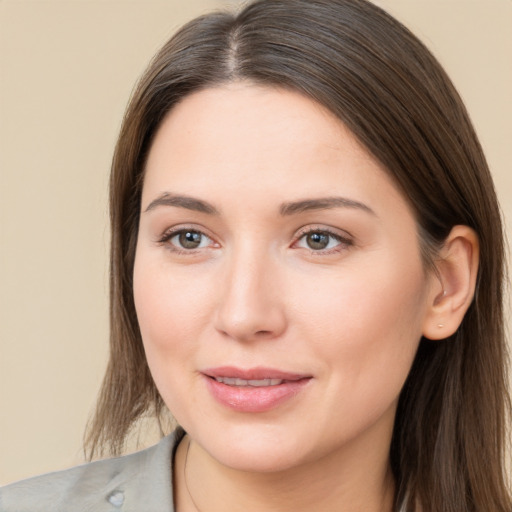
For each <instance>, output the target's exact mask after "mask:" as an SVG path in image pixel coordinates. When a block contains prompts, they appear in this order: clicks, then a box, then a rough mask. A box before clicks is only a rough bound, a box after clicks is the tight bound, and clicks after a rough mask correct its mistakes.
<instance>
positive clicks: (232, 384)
mask: <svg viewBox="0 0 512 512" xmlns="http://www.w3.org/2000/svg"><path fill="white" fill-rule="evenodd" d="M202 374H203V376H204V377H205V379H206V384H207V388H208V390H209V391H210V393H211V395H212V396H213V398H214V399H215V400H216V401H217V402H218V403H220V404H222V405H223V406H225V407H228V408H230V409H234V410H235V411H238V412H251V413H255V412H266V411H269V410H271V409H275V408H276V407H278V406H280V405H282V404H283V403H285V402H288V401H289V400H291V399H292V398H294V397H296V396H297V395H298V394H299V393H300V392H301V391H302V390H303V389H304V388H306V386H307V384H308V383H309V382H310V381H311V380H312V376H311V375H305V374H296V373H290V372H285V371H281V370H276V369H272V368H261V367H260V368H252V369H249V370H245V369H240V368H236V367H221V368H220V367H219V368H212V369H208V370H205V371H203V372H202Z"/></svg>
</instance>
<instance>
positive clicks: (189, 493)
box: [183, 436, 201, 512]
mask: <svg viewBox="0 0 512 512" xmlns="http://www.w3.org/2000/svg"><path fill="white" fill-rule="evenodd" d="M187 440H188V443H187V451H186V452H185V464H184V465H183V481H184V482H185V489H187V494H188V497H189V498H190V501H191V502H192V505H194V508H195V509H196V511H197V512H201V511H200V510H199V507H198V506H197V504H196V502H195V501H194V498H192V493H191V492H190V489H189V487H188V481H187V463H188V452H189V450H190V437H188V436H187Z"/></svg>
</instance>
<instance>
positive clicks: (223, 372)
mask: <svg viewBox="0 0 512 512" xmlns="http://www.w3.org/2000/svg"><path fill="white" fill-rule="evenodd" d="M201 373H203V374H204V375H207V376H208V377H213V378H216V377H231V378H235V379H243V380H264V379H280V380H289V381H294V380H301V379H307V378H310V377H311V375H307V374H304V373H291V372H286V371H283V370H278V369H275V368H264V367H261V366H258V367H255V368H247V369H244V368H237V367H235V366H218V367H215V368H208V369H206V370H202V372H201Z"/></svg>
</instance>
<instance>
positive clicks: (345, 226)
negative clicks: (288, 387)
mask: <svg viewBox="0 0 512 512" xmlns="http://www.w3.org/2000/svg"><path fill="white" fill-rule="evenodd" d="M177 195H178V196H186V197H190V198H194V199H197V200H200V201H202V202H207V203H208V205H210V206H211V208H210V209H212V210H213V209H215V211H216V213H212V212H211V211H210V212H208V211H197V210H196V209H191V205H193V207H194V208H196V207H197V204H195V203H190V202H184V201H174V202H173V201H168V200H167V199H168V198H169V197H175V196H177ZM335 196H336V197H342V198H345V199H348V200H350V201H352V203H348V204H347V203H345V204H341V205H337V206H332V205H331V207H329V208H314V209H307V210H305V211H296V210H293V209H292V210H293V211H288V212H287V214H285V215H283V214H281V213H280V211H282V210H283V205H287V204H289V203H292V202H297V201H303V200H305V199H316V198H332V197H335ZM162 198H164V200H162ZM155 201H156V202H155ZM171 203H173V204H171ZM355 203H357V204H358V205H359V206H354V204H355ZM203 209H204V208H203ZM206 210H208V208H206ZM288 210H290V208H288ZM180 229H182V230H183V229H188V230H194V231H195V232H196V233H203V234H204V235H201V234H199V235H196V238H197V237H199V240H200V245H199V247H198V248H195V249H187V248H184V247H182V246H180V237H179V230H180ZM307 230H313V231H314V232H315V233H316V235H317V236H318V235H320V236H324V237H327V238H322V240H323V241H325V240H327V241H328V247H327V248H326V249H320V250H319V249H318V248H317V246H315V247H314V248H313V249H312V248H311V247H310V246H309V245H308V244H310V243H311V240H312V238H311V236H310V237H309V238H308V236H307V234H305V233H306V231H307ZM176 233H178V234H176ZM329 233H331V234H329ZM463 235H464V234H463ZM453 239H454V240H455V241H454V242H453V244H454V246H456V248H457V250H458V252H459V253H460V254H462V257H463V258H464V257H465V258H466V259H467V257H468V256H467V255H468V254H470V255H471V254H472V252H471V251H472V247H473V246H471V244H470V243H469V244H468V243H467V237H466V238H464V236H460V233H459V235H457V233H455V235H454V237H453ZM457 240H462V242H457ZM473 252H474V251H473ZM446 261H449V258H447V260H446ZM450 265H451V264H449V263H447V264H446V265H445V267H444V268H447V269H450V268H452V267H454V268H458V267H457V265H456V264H455V265H451V266H450ZM472 265H473V266H472V267H471V268H472V269H473V270H474V268H475V265H474V264H472ZM466 274H467V273H466ZM452 281H453V282H455V281H456V280H454V279H451V280H450V279H447V282H449V283H451V282H452ZM459 281H462V278H461V279H459ZM443 286H444V285H443V284H442V283H441V281H440V279H439V278H438V277H437V276H434V275H432V274H429V273H427V272H426V271H425V269H424V265H423V263H422V260H421V256H420V250H419V245H418V237H417V227H416V223H415V219H414V216H413V213H412V211H411V209H410V207H409V205H408V204H407V202H406V200H405V199H404V198H403V197H402V195H401V193H400V192H399V191H398V190H397V188H396V187H395V185H394V184H393V182H392V180H391V179H390V177H389V176H388V174H387V173H386V172H385V170H384V169H383V168H382V166H381V165H380V164H379V163H378V162H377V161H375V159H373V158H372V156H371V155H370V154H369V153H368V152H367V151H366V150H365V149H364V148H363V147H362V146H361V145H360V144H359V143H358V142H357V140H356V139H355V138H354V136H353V135H352V134H351V133H350V132H349V131H348V130H347V129H346V127H345V126H344V125H343V124H342V123H341V122H340V121H339V120H338V119H337V118H335V117H334V116H333V115H332V114H330V113H329V112H327V111H326V110H325V109H323V108H322V107H321V106H319V105H318V104H316V103H314V102H313V101H311V100H310V99H308V98H306V97H304V96H302V95H300V94H298V93H295V92H290V91H284V90H280V89H275V88H265V87H261V86H255V85H252V84H249V83H235V84H229V85H225V86H221V87H217V88H212V89H207V90H203V91H201V92H198V93H195V94H193V95H191V96H189V97H187V98H185V99H184V100H183V101H182V102H181V103H180V104H179V105H177V106H176V107H175V108H174V109H173V110H172V111H171V112H170V114H168V115H167V117H166V118H165V120H164V122H163V123H162V125H161V127H160V128H159V130H158V132H157V135H156V137H155V140H154V142H153V144H152V147H151V150H150V153H149V158H148V161H147V166H146V173H145V180H144V187H143V193H142V208H141V220H140V228H139V237H138V244H137V251H136V261H135V269H134V296H135V304H136V309H137V315H138V319H139V323H140V329H141V333H142V337H143V341H144V347H145V351H146V356H147V359H148V363H149V366H150V369H151V372H152V375H153V378H154V380H155V383H156V385H157V387H158V389H159V391H160V393H161V395H162V397H163V399H164V401H165V403H166V404H167V406H168V407H169V409H170V410H171V412H172V413H173V415H174V416H175V417H176V419H177V420H178V422H179V423H180V424H181V425H182V426H183V427H184V428H185V430H186V431H187V433H188V438H189V439H188V440H190V442H191V445H190V451H189V454H188V461H187V467H186V474H187V476H186V479H187V484H188V488H189V491H190V495H192V496H193V498H194V502H195V504H196V506H197V507H198V508H199V509H200V510H201V511H202V512H204V511H207V510H224V509H227V510H232V511H236V510H244V512H248V511H250V510H260V511H261V510H272V511H273V510H275V511H281V510H282V511H285V510H294V511H301V510H323V511H330V510H333V511H334V510H347V511H359V510H360V511H363V510H364V511H365V512H371V511H375V512H377V511H379V512H382V511H385V510H391V509H392V497H393V479H392V477H391V473H390V468H389V446H390V440H391V434H392V428H393V422H394V418H395V411H396V405H397V400H398V396H399V393H400V390H401V388H402V386H403V384H404V381H405V379H406V377H407V374H408V372H409V369H410V367H411V364H412V361H413V359H414V355H415V352H416V349H417V347H418V343H419V341H420V338H421V336H422V334H424V333H425V332H428V333H430V334H431V337H433V338H435V336H436V331H435V328H434V327H433V325H434V324H435V322H437V321H438V319H437V317H436V315H437V316H439V315H440V314H441V313H443V314H445V313H446V311H448V310H447V309H446V308H447V307H448V306H446V307H445V309H442V306H444V305H445V304H446V303H447V301H448V297H446V296H447V295H448V296H449V297H452V298H453V293H451V292H452V291H453V292H455V290H450V293H449V294H447V293H446V290H445V293H444V294H443ZM470 294H471V290H469V291H467V293H466V295H468V296H469V295H470ZM440 297H441V298H440ZM451 305H452V309H451V310H450V311H453V310H454V307H453V302H452V303H451ZM450 318H451V317H449V316H448V313H446V315H445V318H444V319H443V322H444V324H443V325H445V324H449V322H450ZM461 318H462V317H461ZM455 322H456V320H454V323H455ZM436 328H437V327H436ZM446 335H448V333H444V334H443V335H441V334H439V335H438V337H443V336H446ZM226 365H230V366H236V367H239V368H253V367H257V366H263V367H271V368H277V369H281V370H284V371H287V372H293V373H299V374H307V375H308V376H310V377H311V379H310V380H309V382H308V383H307V385H306V386H304V388H302V389H301V391H300V392H299V393H298V394H297V395H296V396H294V397H293V398H291V399H289V400H287V401H286V402H284V403H283V404H281V405H279V406H278V407H276V408H274V409H272V410H270V411H266V412H258V413H247V412H239V411H235V410H232V409H230V408H228V407H226V406H224V405H222V404H220V403H219V402H217V401H216V400H215V399H214V398H213V397H212V395H211V393H210V392H209V391H208V389H207V386H206V385H205V377H204V375H203V374H202V372H203V371H204V369H206V368H211V367H217V366H226ZM187 442H188V441H187ZM185 446H186V444H185V443H181V445H180V447H179V449H178V452H177V456H176V460H175V482H174V483H175V486H176V506H177V509H178V510H179V511H180V512H186V511H187V510H196V509H195V506H194V505H193V504H192V503H191V501H190V495H189V491H187V490H186V487H185V482H184V478H183V475H184V459H185V453H184V450H185Z"/></svg>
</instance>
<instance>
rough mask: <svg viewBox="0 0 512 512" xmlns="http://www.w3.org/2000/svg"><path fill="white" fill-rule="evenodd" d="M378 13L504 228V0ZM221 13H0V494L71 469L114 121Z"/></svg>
mask: <svg viewBox="0 0 512 512" xmlns="http://www.w3.org/2000/svg"><path fill="white" fill-rule="evenodd" d="M231 3H233V4H234V3H236V2H235V1H234V0H233V1H232V2H231ZM377 3H379V4H380V5H382V6H384V7H386V8H387V9H388V10H389V11H391V12H392V13H393V14H395V15H396V16H397V17H398V18H399V19H401V20H402V21H404V22H405V23H406V24H407V25H408V26H409V27H410V28H412V29H413V31H414V32H415V33H416V34H418V35H419V36H420V37H421V38H422V39H423V40H424V41H425V42H426V43H427V44H428V46H429V47H430V48H431V49H432V50H433V51H434V53H435V54H436V55H437V56H438V57H439V58H440V60H441V62H442V63H443V64H444V65H445V67H446V68H447V70H448V72H449V73H450V75H451V76H452V78H453V80H454V82H455V84H456V85H457V87H458V88H459V90H460V92H461V93H462V96H463V97H464V99H465V100H466V102H467V105H468V108H469V110H470V112H471V114H472V117H473V120H474V122H475V124H476V127H477V131H478V132H479V134H480V137H481V141H482V143H483V146H484V148H485V150H486V152H487V155H488V158H489V161H490V164H491V168H492V170H493V173H494V176H495V179H496V184H497V188H498V191H499V194H500V197H501V201H502V205H503V210H504V213H505V215H506V217H507V218H508V219H512V174H511V172H510V162H511V161H512V30H511V27H512V0H474V1H472V0H440V1H435V0H406V1H398V0H380V1H378V2H377ZM226 4H227V2H222V1H216V0H186V1H178V0H167V1H136V0H124V1H114V0H98V1H92V0H91V1H87V0H69V1H65V0H60V1H44V0H40V1H24V0H17V1H15V0H12V1H7V0H3V1H2V0H0V72H1V75H0V171H1V173H0V301H1V302H0V484H5V483H7V482H10V481H12V480H15V479H19V478H23V477H26V476H29V475H32V474H36V473H41V472H45V471H50V470H54V469H59V468H63V467H66V466H69V465H72V464H75V463H78V462H81V461H82V452H81V439H82V434H83V428H84V425H85V423H86V420H87V417H88V416H89V414H90V412H91V409H92V406H93V403H94V398H95V394H96V392H97V389H98V386H99V383H100V379H101V376H102V373H103V370H104V367H105V362H106V356H107V246H108V228H107V224H106V221H107V205H106V184H107V176H108V171H109V163H110V158H111V155H112V148H113V146H114V141H115V138H116V135H117V131H118V128H119V125H120V120H121V116H122V113H123V110H124V107H125V104H126V102H127V99H128V97H129V94H130V91H131V88H132V85H133V84H134V82H135V80H136V78H137V77H138V76H139V74H140V73H141V72H142V70H143V69H144V67H145V65H146V63H147V62H148V60H149V58H150V57H151V56H152V55H153V53H154V52H155V51H156V50H157V49H158V47H159V46H160V45H161V44H162V43H163V42H164V41H165V40H166V39H167V38H168V36H169V35H170V34H171V33H172V32H173V31H174V30H175V29H176V28H177V27H178V26H179V25H180V24H181V23H182V22H184V21H185V20H187V19H189V18H191V17H193V16H195V15H197V14H199V13H202V12H204V11H205V10H209V9H210V8H212V7H217V6H220V5H226ZM508 232H509V237H510V220H509V228H508Z"/></svg>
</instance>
